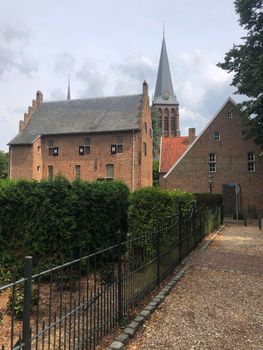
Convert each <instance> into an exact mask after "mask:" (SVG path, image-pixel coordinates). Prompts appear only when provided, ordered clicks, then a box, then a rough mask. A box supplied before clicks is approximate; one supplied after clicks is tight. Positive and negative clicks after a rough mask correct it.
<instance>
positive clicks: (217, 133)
mask: <svg viewBox="0 0 263 350" xmlns="http://www.w3.org/2000/svg"><path fill="white" fill-rule="evenodd" d="M214 140H215V141H220V132H218V131H215V132H214Z"/></svg>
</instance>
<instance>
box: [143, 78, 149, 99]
mask: <svg viewBox="0 0 263 350" xmlns="http://www.w3.org/2000/svg"><path fill="white" fill-rule="evenodd" d="M142 86H143V90H142V91H143V95H144V96H145V97H146V96H147V97H148V84H147V83H146V81H145V80H144V82H143V84H142Z"/></svg>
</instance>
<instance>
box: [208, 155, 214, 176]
mask: <svg viewBox="0 0 263 350" xmlns="http://www.w3.org/2000/svg"><path fill="white" fill-rule="evenodd" d="M208 164H209V173H216V154H215V153H209V154H208Z"/></svg>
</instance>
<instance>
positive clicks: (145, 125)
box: [144, 122, 147, 132]
mask: <svg viewBox="0 0 263 350" xmlns="http://www.w3.org/2000/svg"><path fill="white" fill-rule="evenodd" d="M144 130H145V132H147V123H146V122H145V123H144Z"/></svg>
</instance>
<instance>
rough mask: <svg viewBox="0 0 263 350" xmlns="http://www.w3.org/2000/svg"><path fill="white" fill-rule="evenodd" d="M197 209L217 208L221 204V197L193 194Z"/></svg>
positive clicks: (217, 194) (217, 195) (213, 194)
mask: <svg viewBox="0 0 263 350" xmlns="http://www.w3.org/2000/svg"><path fill="white" fill-rule="evenodd" d="M194 196H195V198H196V206H197V208H200V209H202V208H207V207H214V206H219V205H221V204H222V203H223V196H222V194H220V193H211V192H207V193H195V194H194Z"/></svg>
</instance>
